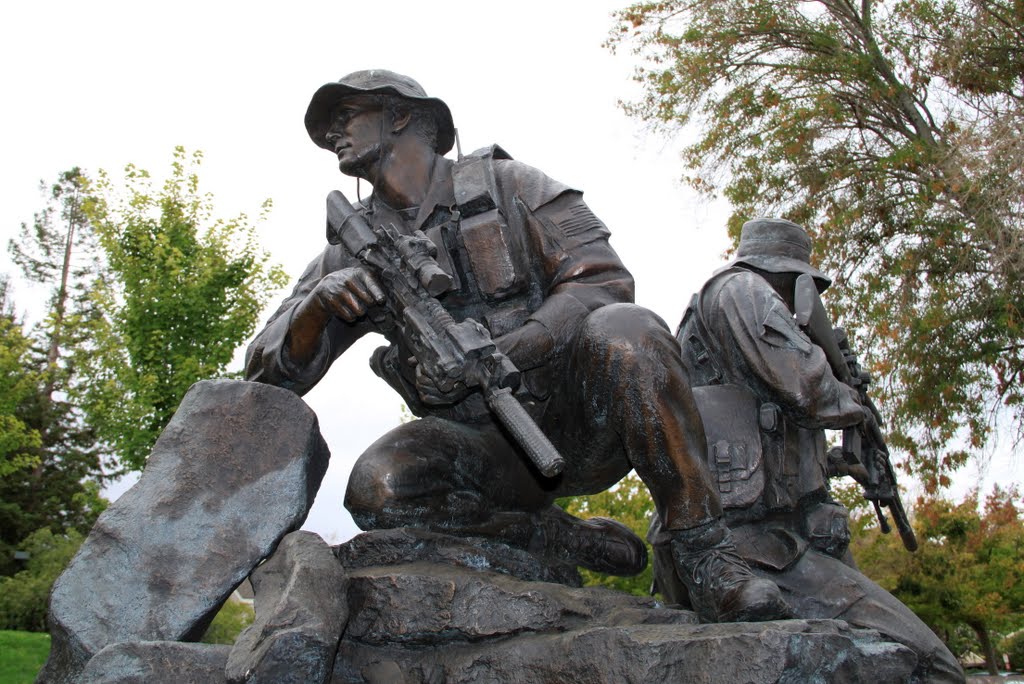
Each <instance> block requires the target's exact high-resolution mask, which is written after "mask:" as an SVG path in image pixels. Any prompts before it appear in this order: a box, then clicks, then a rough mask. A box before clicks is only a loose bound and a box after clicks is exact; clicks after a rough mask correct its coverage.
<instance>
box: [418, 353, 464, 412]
mask: <svg viewBox="0 0 1024 684" xmlns="http://www.w3.org/2000/svg"><path fill="white" fill-rule="evenodd" d="M412 361H413V362H414V363H415V359H412ZM416 391H417V392H418V393H419V395H420V399H422V400H423V403H424V404H426V405H428V406H447V405H449V404H454V403H456V402H458V401H459V400H460V399H462V398H463V397H465V396H466V395H467V394H469V389H467V388H466V386H465V385H464V384H463V383H461V382H457V383H455V387H453V388H452V390H451V391H450V392H442V391H441V390H440V389H439V388H438V386H437V385H436V384H434V381H433V380H432V379H431V378H430V376H429V375H427V374H426V373H425V372H424V371H423V366H421V365H419V364H418V363H417V364H416Z"/></svg>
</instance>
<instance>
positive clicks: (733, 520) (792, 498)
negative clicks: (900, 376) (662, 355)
mask: <svg viewBox="0 0 1024 684" xmlns="http://www.w3.org/2000/svg"><path fill="white" fill-rule="evenodd" d="M810 255H811V241H810V238H809V237H808V236H807V233H805V232H804V230H803V228H801V227H800V226H798V225H796V224H794V223H791V222H789V221H785V220H781V219H757V220H754V221H749V222H747V223H746V224H744V226H743V230H742V233H741V236H740V244H739V248H738V249H737V251H736V258H735V259H734V260H733V261H732V262H731V263H730V264H728V265H727V266H725V267H724V268H722V269H721V270H719V271H717V272H716V273H715V274H714V275H713V276H712V278H711V279H710V280H709V281H708V282H707V283H705V285H704V287H703V288H702V289H701V290H700V292H699V293H698V294H696V295H695V296H694V297H693V299H692V300H691V302H690V306H689V307H688V308H687V310H686V313H685V314H684V316H683V320H682V323H681V324H680V327H679V331H678V333H677V339H678V340H679V343H680V346H681V351H682V360H683V364H684V367H685V370H686V377H687V384H688V385H689V386H690V387H691V388H692V390H693V394H694V397H695V401H696V402H697V404H698V407H699V410H700V413H701V415H702V417H703V423H704V428H705V431H706V436H707V444H708V448H707V454H706V455H707V459H708V460H707V463H708V467H709V471H710V473H711V479H712V480H713V481H715V482H716V485H717V486H716V489H717V490H718V494H719V496H720V497H721V500H722V504H723V507H724V510H725V520H726V521H727V523H728V525H729V527H730V528H731V529H732V533H733V539H734V541H735V551H736V554H737V556H736V559H737V561H745V562H746V563H748V564H749V565H750V566H751V567H752V568H753V570H754V572H755V573H756V574H757V575H758V576H760V577H763V578H765V579H770V580H772V581H773V582H775V583H776V584H777V585H778V586H779V587H780V588H781V589H782V592H783V595H784V597H785V600H786V601H787V602H788V604H789V605H790V606H791V607H792V608H793V610H794V612H795V614H796V617H799V618H837V619H841V620H845V621H847V622H849V623H850V624H852V625H854V626H857V627H868V628H872V629H876V630H878V631H879V632H881V633H883V634H885V635H887V636H889V637H890V638H892V639H893V640H895V641H899V642H901V643H903V644H906V645H907V646H909V647H910V648H912V649H913V650H914V651H915V652H917V654H918V658H919V666H918V674H920V675H921V676H922V681H929V682H932V681H943V682H946V681H949V682H961V681H963V673H962V671H961V669H960V666H959V665H958V663H957V661H956V659H955V658H954V657H953V655H952V654H951V653H950V652H949V650H948V649H947V648H946V647H945V645H944V644H943V643H942V641H940V640H939V639H938V637H936V636H935V634H934V633H933V632H932V631H931V630H930V629H929V628H928V627H927V626H926V625H925V624H924V623H922V622H921V621H920V620H919V619H918V618H917V616H915V615H914V614H913V613H912V612H911V611H910V610H909V609H908V608H907V607H906V606H904V605H903V604H902V603H900V602H899V601H898V600H897V599H896V598H895V597H893V596H892V595H891V594H889V593H888V592H886V591H885V590H884V589H882V588H881V587H880V586H878V585H877V584H875V583H874V582H872V581H871V580H869V579H868V578H867V577H865V576H864V575H863V574H861V573H860V572H859V571H858V570H857V568H856V565H855V564H854V562H853V558H852V557H851V555H850V554H849V551H848V548H847V547H848V544H849V540H850V533H849V528H848V525H847V522H848V513H847V511H846V509H845V508H844V507H842V506H840V505H838V504H836V503H835V502H834V501H832V500H831V498H830V497H829V492H828V478H829V476H830V475H837V474H850V475H853V476H854V477H855V478H856V479H857V480H858V481H859V482H861V484H862V485H864V487H865V496H866V497H867V498H869V499H872V500H873V501H874V502H875V504H876V510H878V511H879V516H880V519H881V520H882V521H883V529H885V530H887V529H888V528H887V523H886V522H885V520H886V519H885V517H884V515H883V514H882V512H881V509H882V507H883V506H885V507H888V508H889V510H890V511H891V513H892V516H893V518H894V519H895V522H896V524H897V526H898V527H899V530H900V534H901V536H902V537H903V539H904V543H905V544H906V546H907V548H908V549H910V550H913V549H915V548H916V545H917V542H916V540H915V539H914V537H913V531H912V530H911V529H910V526H909V524H908V523H907V521H906V516H905V514H904V513H903V508H902V505H901V504H900V502H899V494H898V489H897V488H896V483H895V478H894V476H893V472H892V468H891V465H890V464H889V461H888V451H887V449H886V448H885V444H884V441H883V440H882V439H881V436H880V435H881V433H880V432H879V430H878V422H879V421H878V416H877V411H875V410H874V405H873V404H871V402H870V400H869V399H867V397H866V394H864V393H863V391H858V388H860V389H861V390H863V384H864V381H865V380H866V376H864V375H863V374H861V373H859V368H857V367H856V361H855V357H853V355H852V354H851V353H850V352H849V348H848V346H847V347H846V349H845V351H844V350H843V349H842V345H843V344H845V336H844V335H842V334H841V331H839V329H837V332H840V334H839V335H838V336H834V333H833V329H832V328H831V326H830V325H829V324H828V321H827V317H826V316H825V314H824V309H823V308H822V306H821V302H820V300H819V299H818V294H819V293H820V292H823V291H824V290H825V289H826V288H827V287H828V286H829V285H830V284H831V281H830V280H829V278H827V277H826V276H825V275H824V274H822V273H821V272H820V271H818V270H817V269H816V268H814V267H812V266H811V265H810ZM837 337H838V338H839V339H837ZM851 368H852V369H854V370H857V371H858V372H857V373H852V372H851ZM855 376H856V377H855ZM844 379H845V382H844V381H843V380H844ZM825 429H834V430H839V429H842V430H844V446H843V447H842V448H835V449H833V450H831V452H830V451H829V450H827V449H826V443H825V432H824V430H825ZM650 539H651V541H652V543H654V546H655V561H654V565H655V582H656V584H657V586H658V588H659V590H660V591H661V592H662V594H663V595H665V597H666V598H667V599H668V600H669V601H673V602H676V603H683V604H685V603H689V604H691V605H693V606H694V607H696V608H697V609H698V610H701V608H700V606H701V604H702V603H703V602H704V601H706V600H707V597H706V595H704V594H702V593H701V592H700V591H697V592H694V591H692V588H693V586H694V583H693V582H692V581H690V579H689V578H687V577H686V576H683V575H681V574H680V570H681V568H680V565H679V563H678V553H676V542H675V539H676V535H675V534H674V533H673V532H672V531H671V530H665V529H664V527H663V526H662V525H661V524H660V521H658V520H656V521H654V524H653V525H652V530H651V534H650Z"/></svg>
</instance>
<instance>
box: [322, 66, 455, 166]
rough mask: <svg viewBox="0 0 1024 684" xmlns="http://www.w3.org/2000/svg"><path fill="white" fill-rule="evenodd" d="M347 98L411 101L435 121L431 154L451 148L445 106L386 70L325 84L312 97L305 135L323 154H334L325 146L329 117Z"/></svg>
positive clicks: (452, 127)
mask: <svg viewBox="0 0 1024 684" xmlns="http://www.w3.org/2000/svg"><path fill="white" fill-rule="evenodd" d="M351 95H397V96H398V97H402V98H405V99H407V100H413V101H414V102H416V103H417V104H418V105H420V106H422V107H424V108H425V109H428V110H430V112H431V113H432V114H433V115H434V119H435V120H436V121H437V144H436V145H435V146H434V150H435V151H436V152H437V153H438V154H445V153H446V152H448V151H449V150H450V149H452V145H454V144H455V124H454V123H453V122H452V113H451V111H450V110H449V109H448V105H446V104H445V103H444V102H442V101H441V100H439V99H437V98H436V97H427V92H426V91H425V90H423V86H421V85H420V84H419V83H417V82H416V81H414V80H413V79H411V78H409V77H408V76H403V75H402V74H396V73H395V72H393V71H388V70H387V69H369V70H367V71H356V72H353V73H351V74H349V75H348V76H342V77H341V78H340V79H338V82H337V83H326V84H324V85H322V86H320V88H319V89H317V91H316V92H315V93H313V99H312V100H310V101H309V107H308V108H307V109H306V131H307V132H308V133H309V137H310V138H312V140H313V142H315V143H316V144H317V145H318V146H320V147H322V148H324V149H325V150H330V151H331V152H333V151H334V146H333V145H331V144H330V143H328V142H327V137H326V136H327V130H328V129H329V128H330V127H331V113H332V112H333V111H334V109H335V108H336V107H337V106H338V104H339V103H340V102H341V101H342V100H344V99H345V98H346V97H349V96H351Z"/></svg>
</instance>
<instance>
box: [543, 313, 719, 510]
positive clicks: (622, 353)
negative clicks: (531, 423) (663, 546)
mask: <svg viewBox="0 0 1024 684" xmlns="http://www.w3.org/2000/svg"><path fill="white" fill-rule="evenodd" d="M566 380H567V382H566V384H565V385H564V386H563V387H562V388H561V390H560V391H561V393H563V394H564V395H566V396H561V397H559V396H553V397H552V398H551V399H550V400H549V403H552V404H555V405H557V406H559V407H560V415H559V416H558V419H557V420H554V421H552V422H554V423H555V424H554V425H553V426H552V430H551V431H552V433H555V434H557V433H567V432H568V433H575V434H578V435H579V436H580V437H581V439H578V440H566V441H569V442H571V443H570V444H569V445H568V448H569V449H573V450H574V451H576V452H578V453H573V454H571V457H569V456H567V459H568V460H569V461H570V463H571V464H572V467H573V468H574V469H575V470H576V471H578V472H575V473H567V474H569V475H571V477H570V478H569V481H571V482H576V483H584V482H592V483H593V485H594V488H595V490H600V489H604V488H606V487H607V486H608V485H610V484H613V483H614V482H615V481H617V479H618V478H620V477H621V476H622V474H624V473H625V472H626V471H628V469H629V466H632V467H633V468H634V469H636V472H637V474H638V475H639V476H640V479H642V480H643V481H644V484H646V485H647V487H648V489H649V490H650V491H651V495H652V498H653V499H654V503H655V506H656V507H657V509H658V514H659V516H660V517H661V519H662V520H663V521H664V522H665V526H666V528H668V529H672V530H683V529H690V528H694V527H698V526H700V525H703V524H708V523H710V522H712V521H714V520H716V519H717V518H719V517H720V516H721V514H722V509H721V505H720V504H719V500H718V495H717V492H716V491H715V490H714V489H713V488H712V486H711V483H710V480H709V478H708V475H707V472H706V469H705V466H704V465H703V462H704V455H705V450H706V448H707V447H706V444H705V437H704V428H703V424H702V423H701V421H700V415H699V414H698V412H697V407H696V405H695V404H694V401H693V394H692V392H691V391H690V387H689V385H688V384H687V381H686V377H685V375H684V374H683V366H682V361H681V359H680V356H679V345H678V343H677V342H676V340H675V339H674V338H673V337H672V335H671V334H670V333H669V331H668V328H667V327H666V326H665V324H664V322H662V320H661V319H660V318H658V316H657V315H656V314H654V313H653V312H651V311H648V310H647V309H644V308H642V307H639V306H634V305H630V304H615V305H611V306H606V307H603V308H601V309H598V310H597V311H595V312H593V313H592V314H590V316H588V317H587V319H586V321H585V322H584V324H583V327H582V328H581V330H580V333H579V335H578V337H577V340H576V344H575V346H574V348H573V350H572V354H571V356H570V359H569V366H568V372H567V373H566ZM570 397H571V399H570ZM550 410H551V409H550V408H549V411H550ZM573 445H577V446H576V447H575V449H574V447H573ZM623 459H625V462H624V461H623ZM616 469H617V470H616ZM602 477H603V478H604V479H605V480H608V479H610V480H611V481H610V482H608V481H605V482H601V481H600V480H601V479H602Z"/></svg>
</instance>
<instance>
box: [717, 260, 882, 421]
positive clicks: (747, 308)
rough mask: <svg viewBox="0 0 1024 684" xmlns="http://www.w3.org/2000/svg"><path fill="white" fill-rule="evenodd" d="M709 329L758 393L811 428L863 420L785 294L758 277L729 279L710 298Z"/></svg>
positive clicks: (740, 275)
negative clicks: (789, 305) (785, 297)
mask: <svg viewBox="0 0 1024 684" xmlns="http://www.w3.org/2000/svg"><path fill="white" fill-rule="evenodd" d="M704 309H705V321H707V326H708V332H709V334H710V335H711V337H712V338H713V340H714V342H716V343H717V344H718V346H719V349H720V350H721V352H722V354H730V355H731V359H732V361H733V362H734V363H735V364H736V366H737V368H736V370H737V371H738V373H740V374H742V375H744V376H746V377H748V378H749V382H750V386H751V388H752V389H753V390H754V392H755V394H757V395H758V396H760V397H762V398H763V399H764V400H767V401H772V402H774V403H776V404H778V405H779V407H780V408H781V409H782V411H783V412H784V413H785V414H786V416H787V417H788V418H789V419H791V420H792V421H793V422H795V423H796V424H797V425H800V426H801V427H805V428H811V429H815V428H829V429H838V428H842V427H847V426H850V425H854V424H856V423H858V422H859V421H860V420H861V419H862V418H863V413H862V411H861V408H860V404H859V403H858V402H857V401H856V399H854V395H853V392H852V391H851V390H850V389H849V388H848V387H846V386H845V385H844V384H843V383H841V382H840V381H839V380H837V379H836V377H835V376H834V375H833V374H832V369H831V368H830V367H829V365H828V361H827V359H826V358H825V352H824V351H822V349H821V348H820V347H818V346H817V345H816V344H814V343H813V342H811V340H810V338H809V337H807V335H806V334H805V333H804V332H803V331H802V330H800V328H799V326H798V325H797V323H796V320H795V319H794V318H793V315H792V313H790V311H789V309H788V308H787V306H786V303H785V302H784V301H783V300H782V298H781V297H780V296H779V295H778V293H776V292H775V290H773V289H772V288H771V286H770V285H768V283H766V282H765V281H764V280H763V279H762V278H760V277H759V276H758V275H756V274H754V273H750V272H746V271H744V272H739V273H737V274H735V275H732V276H730V277H728V278H727V279H726V280H725V281H724V282H723V283H722V285H721V286H720V288H719V289H718V290H717V292H714V293H713V296H712V298H711V301H706V302H704Z"/></svg>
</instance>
